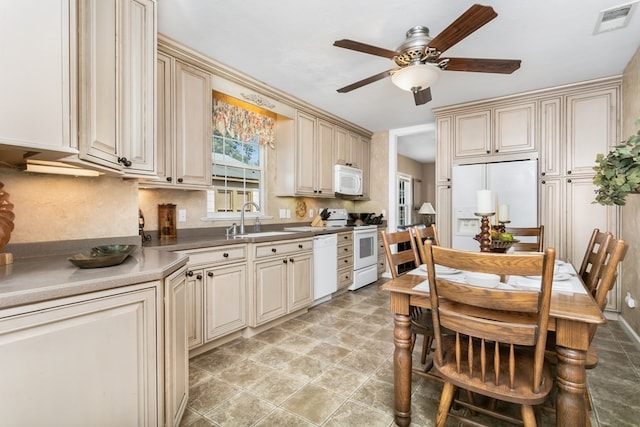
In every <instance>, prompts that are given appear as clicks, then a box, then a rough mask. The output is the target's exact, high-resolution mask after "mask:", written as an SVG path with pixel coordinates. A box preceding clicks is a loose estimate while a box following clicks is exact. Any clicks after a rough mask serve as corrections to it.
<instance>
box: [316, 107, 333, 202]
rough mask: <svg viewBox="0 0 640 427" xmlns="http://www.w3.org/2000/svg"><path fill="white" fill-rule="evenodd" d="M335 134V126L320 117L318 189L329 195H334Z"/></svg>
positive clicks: (317, 160)
mask: <svg viewBox="0 0 640 427" xmlns="http://www.w3.org/2000/svg"><path fill="white" fill-rule="evenodd" d="M333 135H334V126H333V125H332V124H331V123H328V122H325V121H323V120H320V119H318V141H317V143H318V145H317V150H316V151H317V155H316V162H317V183H316V189H317V190H318V193H320V194H322V195H323V196H327V197H332V196H333Z"/></svg>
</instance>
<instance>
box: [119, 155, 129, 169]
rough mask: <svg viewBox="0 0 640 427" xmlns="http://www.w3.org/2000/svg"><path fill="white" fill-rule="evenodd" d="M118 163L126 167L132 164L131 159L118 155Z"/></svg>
mask: <svg viewBox="0 0 640 427" xmlns="http://www.w3.org/2000/svg"><path fill="white" fill-rule="evenodd" d="M118 163H120V164H121V165H122V166H124V167H127V168H128V167H129V166H131V164H132V163H131V160H129V159H127V158H126V157H118Z"/></svg>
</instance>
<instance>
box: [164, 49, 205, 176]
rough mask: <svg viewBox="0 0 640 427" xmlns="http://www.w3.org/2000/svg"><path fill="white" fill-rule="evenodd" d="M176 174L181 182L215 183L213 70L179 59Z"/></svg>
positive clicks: (176, 105)
mask: <svg viewBox="0 0 640 427" xmlns="http://www.w3.org/2000/svg"><path fill="white" fill-rule="evenodd" d="M174 75H175V126H176V128H175V156H176V157H175V176H174V177H173V181H172V182H173V183H174V184H176V185H178V186H180V185H181V184H185V185H196V186H204V187H207V186H211V82H210V75H209V73H207V72H205V71H203V70H200V69H198V68H195V67H192V66H190V65H187V64H185V63H183V62H181V61H175V70H174Z"/></svg>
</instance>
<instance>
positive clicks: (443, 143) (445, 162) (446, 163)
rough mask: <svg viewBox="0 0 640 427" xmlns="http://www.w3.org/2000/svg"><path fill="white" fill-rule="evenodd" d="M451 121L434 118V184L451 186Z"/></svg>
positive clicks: (447, 117)
mask: <svg viewBox="0 0 640 427" xmlns="http://www.w3.org/2000/svg"><path fill="white" fill-rule="evenodd" d="M452 122H453V119H452V118H451V116H445V117H438V118H436V141H437V142H436V184H440V185H442V184H445V185H446V184H451V146H452V145H453V133H452V132H453V125H452Z"/></svg>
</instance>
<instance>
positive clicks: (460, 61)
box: [441, 58, 520, 74]
mask: <svg viewBox="0 0 640 427" xmlns="http://www.w3.org/2000/svg"><path fill="white" fill-rule="evenodd" d="M445 59H448V60H449V64H448V65H447V67H446V68H445V70H446V71H472V72H475V73H500V74H511V73H513V72H514V71H516V70H517V69H518V68H520V60H519V59H485V58H441V60H445Z"/></svg>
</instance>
